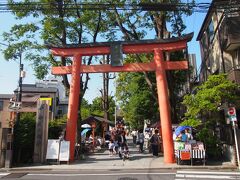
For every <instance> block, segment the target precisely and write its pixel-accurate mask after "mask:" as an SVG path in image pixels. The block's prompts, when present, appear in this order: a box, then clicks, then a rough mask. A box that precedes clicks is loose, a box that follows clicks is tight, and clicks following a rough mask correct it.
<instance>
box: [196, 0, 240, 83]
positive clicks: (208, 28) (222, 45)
mask: <svg viewBox="0 0 240 180" xmlns="http://www.w3.org/2000/svg"><path fill="white" fill-rule="evenodd" d="M231 3H232V4H231ZM236 3H237V1H235V0H234V1H231V0H229V2H228V3H226V0H224V1H223V0H213V2H212V5H211V7H210V8H209V11H208V13H207V15H206V17H205V20H204V22H203V24H202V27H201V29H200V32H199V34H198V37H197V40H198V41H199V42H200V47H201V56H202V64H201V70H200V79H199V80H200V82H204V81H206V79H207V78H208V76H209V75H211V74H219V73H227V74H228V77H229V79H230V80H232V81H234V82H237V83H240V10H239V9H237V8H235V4H236Z"/></svg>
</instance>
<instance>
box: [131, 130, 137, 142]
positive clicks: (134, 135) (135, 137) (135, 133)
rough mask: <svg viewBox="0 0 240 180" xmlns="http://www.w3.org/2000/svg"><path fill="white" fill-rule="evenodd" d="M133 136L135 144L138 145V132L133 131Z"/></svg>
mask: <svg viewBox="0 0 240 180" xmlns="http://www.w3.org/2000/svg"><path fill="white" fill-rule="evenodd" d="M131 135H132V137H133V144H137V131H136V130H135V129H133V131H132V133H131Z"/></svg>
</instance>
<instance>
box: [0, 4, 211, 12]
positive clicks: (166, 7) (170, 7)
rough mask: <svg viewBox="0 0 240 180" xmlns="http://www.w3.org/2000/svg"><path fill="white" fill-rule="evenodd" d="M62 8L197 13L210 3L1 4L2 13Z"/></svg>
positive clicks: (205, 9) (204, 9) (206, 8)
mask: <svg viewBox="0 0 240 180" xmlns="http://www.w3.org/2000/svg"><path fill="white" fill-rule="evenodd" d="M60 7H62V8H63V9H64V10H76V9H79V10H109V11H111V10H115V9H118V10H140V11H189V10H190V9H193V11H195V12H203V11H205V12H206V11H207V10H208V8H209V7H210V3H197V4H191V3H177V4H173V3H139V4H136V3H131V4H130V3H128V4H122V3H75V4H74V3H62V2H60V3H57V2H56V3H40V2H28V3H0V11H13V10H12V9H15V10H18V11H24V10H26V9H28V8H34V9H33V10H35V11H40V10H57V9H58V8H60Z"/></svg>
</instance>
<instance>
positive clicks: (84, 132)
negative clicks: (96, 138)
mask: <svg viewBox="0 0 240 180" xmlns="http://www.w3.org/2000/svg"><path fill="white" fill-rule="evenodd" d="M90 130H91V129H84V130H82V132H81V136H83V135H84V134H86V133H87V132H88V131H90Z"/></svg>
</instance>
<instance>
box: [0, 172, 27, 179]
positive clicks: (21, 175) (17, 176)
mask: <svg viewBox="0 0 240 180" xmlns="http://www.w3.org/2000/svg"><path fill="white" fill-rule="evenodd" d="M26 174H27V173H11V174H8V175H6V176H3V177H2V178H1V179H4V178H5V179H8V178H21V177H23V176H25V175H26Z"/></svg>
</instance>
